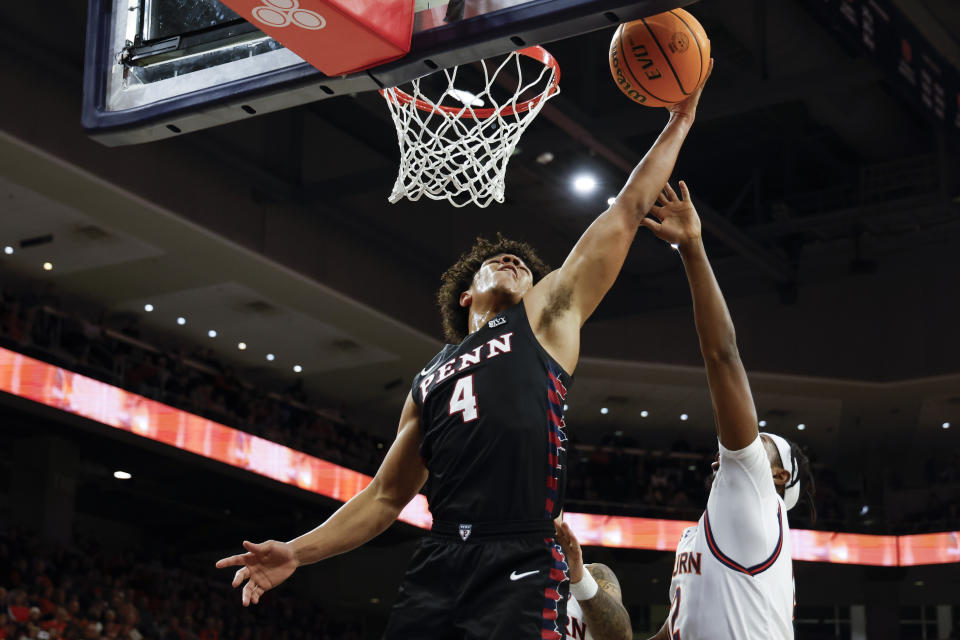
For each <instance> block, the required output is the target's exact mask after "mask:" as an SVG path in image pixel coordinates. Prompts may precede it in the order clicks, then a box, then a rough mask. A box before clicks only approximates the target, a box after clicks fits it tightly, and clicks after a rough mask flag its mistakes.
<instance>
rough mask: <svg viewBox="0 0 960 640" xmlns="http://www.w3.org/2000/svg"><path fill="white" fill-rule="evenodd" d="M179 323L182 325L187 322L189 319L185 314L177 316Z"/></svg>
mask: <svg viewBox="0 0 960 640" xmlns="http://www.w3.org/2000/svg"><path fill="white" fill-rule="evenodd" d="M177 324H178V325H180V326H181V327H182V326H183V325H185V324H187V319H186V318H184V317H183V316H180V317H179V318H177Z"/></svg>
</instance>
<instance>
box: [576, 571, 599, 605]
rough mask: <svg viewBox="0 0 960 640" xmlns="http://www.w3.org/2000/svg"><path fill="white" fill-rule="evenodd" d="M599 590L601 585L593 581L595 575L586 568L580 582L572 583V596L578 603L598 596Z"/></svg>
mask: <svg viewBox="0 0 960 640" xmlns="http://www.w3.org/2000/svg"><path fill="white" fill-rule="evenodd" d="M599 589H600V585H598V584H597V581H596V580H594V579H593V575H592V574H591V573H590V572H589V571H588V570H587V568H586V567H584V568H583V577H582V578H580V582H571V583H570V595H572V596H573V597H574V598H576V599H577V602H583V601H584V600H589V599H590V598H592V597H593V596H595V595H597V591H598V590H599Z"/></svg>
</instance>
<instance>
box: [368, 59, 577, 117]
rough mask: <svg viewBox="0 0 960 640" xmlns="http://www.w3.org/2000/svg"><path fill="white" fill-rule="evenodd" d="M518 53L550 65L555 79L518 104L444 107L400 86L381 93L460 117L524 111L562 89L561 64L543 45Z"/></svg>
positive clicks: (428, 109) (505, 114) (392, 99)
mask: <svg viewBox="0 0 960 640" xmlns="http://www.w3.org/2000/svg"><path fill="white" fill-rule="evenodd" d="M516 53H517V54H519V55H521V56H526V57H528V58H533V59H534V60H536V61H538V62H542V63H543V65H544V66H545V67H548V68H549V69H551V70H552V71H553V79H552V81H551V82H550V84H549V85H548V86H547V88H546V90H545V91H544V92H543V93H541V94H540V95H538V96H536V97H534V98H530V99H529V100H524V101H523V102H518V103H517V105H516V106H513V105H512V104H509V105H506V106H503V107H500V108H499V109H492V108H488V109H471V108H470V107H468V106H463V107H444V106H440V105H435V104H432V103H429V102H426V101H424V100H414V99H413V96H411V95H410V94H409V93H407V92H405V91H403V90H402V89H400V88H399V87H394V90H393V93H387V90H386V89H380V95H382V96H383V97H384V98H386V99H387V100H390V101H391V102H394V103H397V104H410V103H411V102H412V103H413V105H414V106H415V107H416V108H417V109H419V110H420V111H443V112H444V113H446V114H448V115H451V116H457V117H459V118H475V119H477V120H486V119H487V118H489V117H490V116H493V115H501V116H510V115H516V114H518V113H523V112H525V111H529V110H530V109H532V108H533V107H535V106H536V105H538V104H539V103H540V101H541V100H546V99H547V98H549V97H550V96H552V95H554V94H555V93H557V92H558V91H559V90H560V87H559V85H560V65H559V64H557V61H556V59H555V58H554V57H553V56H552V55H550V52H549V51H547V50H546V49H544V48H543V47H541V46H534V47H527V48H525V49H519V50H518V51H517V52H516Z"/></svg>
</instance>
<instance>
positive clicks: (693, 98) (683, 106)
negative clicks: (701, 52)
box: [667, 58, 713, 120]
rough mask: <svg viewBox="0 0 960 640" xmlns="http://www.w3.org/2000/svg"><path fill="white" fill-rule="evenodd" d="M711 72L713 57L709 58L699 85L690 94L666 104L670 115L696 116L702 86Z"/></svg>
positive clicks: (691, 117)
mask: <svg viewBox="0 0 960 640" xmlns="http://www.w3.org/2000/svg"><path fill="white" fill-rule="evenodd" d="M711 73H713V58H710V66H709V67H707V75H706V77H704V79H703V82H701V83H700V86H699V87H697V90H696V91H694V92H693V93H691V94H690V96H689V97H688V98H687V99H686V100H684V101H682V102H678V103H676V104H671V105H667V111H669V112H670V114H671V115H675V116H686V117H689V118H690V119H691V120H693V119H694V118H696V116H697V105H698V104H699V103H700V96H701V95H702V94H703V87H704V86H705V85H706V84H707V80H709V79H710V74H711Z"/></svg>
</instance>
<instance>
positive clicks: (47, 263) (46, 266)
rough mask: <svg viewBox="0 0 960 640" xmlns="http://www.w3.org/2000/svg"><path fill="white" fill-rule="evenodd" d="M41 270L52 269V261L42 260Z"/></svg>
mask: <svg viewBox="0 0 960 640" xmlns="http://www.w3.org/2000/svg"><path fill="white" fill-rule="evenodd" d="M43 270H44V271H53V263H52V262H44V263H43Z"/></svg>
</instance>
